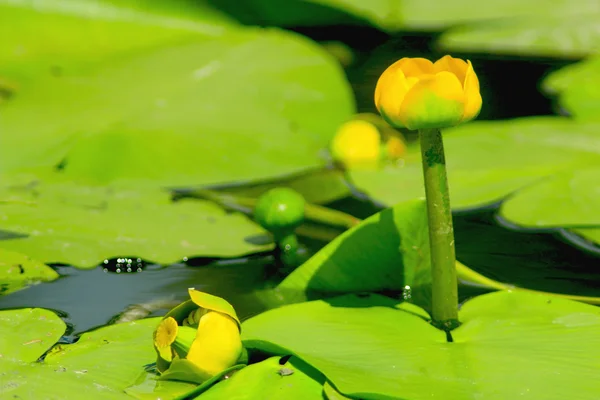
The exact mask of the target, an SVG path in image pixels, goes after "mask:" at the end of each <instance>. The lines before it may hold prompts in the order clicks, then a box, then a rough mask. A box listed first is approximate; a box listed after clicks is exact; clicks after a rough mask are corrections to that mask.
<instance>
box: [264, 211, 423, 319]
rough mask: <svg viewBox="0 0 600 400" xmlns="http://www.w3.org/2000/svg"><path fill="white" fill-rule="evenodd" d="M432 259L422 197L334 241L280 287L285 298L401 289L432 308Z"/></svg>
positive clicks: (358, 226) (364, 222) (373, 217)
mask: <svg viewBox="0 0 600 400" xmlns="http://www.w3.org/2000/svg"><path fill="white" fill-rule="evenodd" d="M430 283H431V274H430V258H429V236H428V231H427V212H426V207H425V202H424V201H423V200H413V201H409V202H404V203H400V204H398V205H396V206H394V207H392V208H388V209H386V210H383V211H381V212H380V213H378V214H375V215H373V216H371V217H369V218H367V219H366V220H364V221H363V222H362V223H360V224H359V225H357V226H356V227H354V228H352V229H349V230H347V231H346V232H344V233H342V234H341V235H340V236H338V237H337V238H335V239H334V240H333V241H331V242H330V243H329V244H328V245H327V246H325V247H324V248H323V249H321V250H320V251H319V252H318V253H317V254H315V255H314V256H313V257H311V258H310V259H309V260H308V261H307V262H305V263H304V264H303V265H301V266H300V267H298V268H297V269H296V270H294V271H293V272H292V273H291V274H290V275H289V276H288V277H287V278H286V279H284V280H283V282H281V283H280V284H279V286H278V287H277V289H276V290H277V291H278V292H281V293H282V294H283V295H284V297H285V299H286V301H303V300H305V299H306V298H311V297H313V296H314V295H315V294H322V293H327V294H329V295H335V294H342V293H357V292H363V291H381V290H394V291H402V290H403V289H404V288H405V286H407V285H408V286H410V288H411V291H412V293H411V296H413V301H416V302H417V303H418V304H420V305H422V306H424V307H425V308H427V307H429V301H430Z"/></svg>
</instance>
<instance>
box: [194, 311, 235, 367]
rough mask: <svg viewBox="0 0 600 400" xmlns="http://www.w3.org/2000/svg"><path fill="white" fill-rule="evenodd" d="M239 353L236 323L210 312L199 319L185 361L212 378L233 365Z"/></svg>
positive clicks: (222, 315)
mask: <svg viewBox="0 0 600 400" xmlns="http://www.w3.org/2000/svg"><path fill="white" fill-rule="evenodd" d="M241 353H242V341H241V338H240V329H239V327H238V324H237V322H236V321H235V320H234V319H233V318H231V317H230V316H228V315H226V314H222V313H220V312H217V311H211V312H208V313H207V314H205V315H204V316H202V318H201V319H200V324H199V325H198V333H197V335H196V339H195V340H194V343H193V344H192V346H191V348H190V351H189V352H188V355H187V357H186V359H187V360H188V361H190V362H192V363H194V364H195V365H196V366H197V367H198V368H200V369H201V370H203V371H206V373H207V374H208V375H211V376H213V375H216V374H218V373H219V372H221V371H223V370H224V369H226V368H229V367H231V366H233V365H235V362H236V361H237V360H238V358H239V357H240V354H241Z"/></svg>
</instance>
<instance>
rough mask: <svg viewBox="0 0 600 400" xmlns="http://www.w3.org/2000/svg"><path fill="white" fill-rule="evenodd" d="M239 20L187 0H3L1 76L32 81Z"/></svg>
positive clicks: (0, 6) (217, 29) (0, 8)
mask: <svg viewBox="0 0 600 400" xmlns="http://www.w3.org/2000/svg"><path fill="white" fill-rule="evenodd" d="M231 24H233V22H231V21H230V19H229V18H228V17H227V16H226V15H224V14H223V13H220V12H218V11H217V10H216V9H214V8H211V7H208V6H207V5H206V4H203V3H202V2H195V3H192V2H190V1H186V0H173V1H169V2H164V1H161V0H148V1H144V2H139V1H135V0H121V1H114V0H102V1H93V0H76V1H62V0H44V1H43V2H32V1H28V0H0V36H1V37H2V43H0V76H2V75H4V76H3V77H4V78H10V79H18V80H19V81H20V82H23V81H28V80H29V79H31V78H33V77H36V76H40V75H41V76H44V75H45V76H51V75H53V74H54V75H60V74H61V73H63V72H64V71H65V70H69V69H72V68H75V67H76V66H77V65H79V64H82V63H86V62H93V61H99V60H102V59H104V58H106V57H112V56H117V55H119V54H121V53H127V52H131V51H139V50H141V49H147V48H150V47H153V46H156V45H161V44H165V43H169V42H172V41H174V40H179V39H181V38H184V37H189V36H190V35H193V34H196V33H202V34H213V35H215V36H217V35H219V34H221V33H222V31H223V27H224V26H226V25H231Z"/></svg>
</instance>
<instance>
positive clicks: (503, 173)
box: [349, 117, 600, 210]
mask: <svg viewBox="0 0 600 400" xmlns="http://www.w3.org/2000/svg"><path fill="white" fill-rule="evenodd" d="M599 129H600V125H599V124H595V123H577V122H573V121H571V120H568V119H566V118H555V117H535V118H522V119H515V120H512V121H501V122H474V123H470V124H466V125H464V126H461V127H458V128H453V129H448V130H446V131H444V146H445V150H446V160H447V165H448V181H449V185H450V192H451V195H452V208H453V209H454V210H460V209H470V208H475V207H481V206H484V205H489V204H493V203H495V202H498V201H499V200H502V199H503V198H505V197H506V196H507V195H509V194H511V193H512V192H514V191H516V190H518V189H521V188H523V187H525V186H526V185H529V184H532V183H534V182H536V181H538V180H540V179H541V178H543V177H545V176H549V175H552V174H554V173H557V172H560V171H564V170H569V169H573V168H583V167H586V166H597V165H600V137H599V136H598V134H597V132H598V130H599ZM420 163H421V161H420V154H419V150H418V148H416V147H413V148H412V149H411V152H410V154H409V155H408V156H407V159H406V164H405V166H404V167H400V168H389V169H384V170H380V171H367V170H351V171H350V172H349V173H350V177H351V179H352V181H353V183H354V184H355V185H356V186H357V187H358V188H359V189H361V190H363V191H364V192H366V193H367V194H368V195H369V196H370V197H371V198H373V199H375V200H377V201H379V202H381V203H383V204H386V205H391V204H395V203H397V202H400V201H404V200H408V199H412V198H415V197H420V196H424V194H425V193H424V190H423V177H422V174H423V172H422V170H421V167H420Z"/></svg>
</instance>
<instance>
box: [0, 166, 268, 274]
mask: <svg viewBox="0 0 600 400" xmlns="http://www.w3.org/2000/svg"><path fill="white" fill-rule="evenodd" d="M5 178H6V179H5V182H6V185H7V186H4V187H3V188H1V189H0V193H1V194H2V195H3V196H4V197H5V198H9V199H11V200H12V201H11V202H6V203H1V204H0V218H1V219H2V227H3V228H4V229H6V230H9V231H13V232H16V233H20V234H25V235H27V237H25V238H16V239H10V238H9V239H6V240H0V246H2V247H4V248H6V249H10V250H15V251H19V252H22V253H25V254H28V255H30V256H31V257H35V258H37V259H39V260H42V261H45V262H60V263H67V264H71V265H74V266H77V267H82V268H91V267H95V266H96V265H98V264H100V263H101V262H102V260H104V259H106V258H115V257H122V256H128V257H141V258H143V259H145V260H148V261H153V262H157V263H161V264H169V263H173V262H178V261H179V260H181V259H183V258H184V257H193V256H208V257H235V256H241V255H244V254H249V253H253V252H259V251H264V250H268V249H271V248H272V246H273V245H272V244H270V243H268V244H260V245H259V244H253V243H252V242H250V241H249V240H248V238H249V237H252V236H254V235H260V234H264V233H265V232H264V231H263V230H262V229H261V228H260V227H259V226H257V225H256V224H254V223H253V222H252V221H251V220H250V219H248V218H247V217H246V216H244V215H242V214H239V213H227V212H225V211H224V210H223V209H221V208H220V207H219V206H217V205H215V204H213V203H211V202H208V201H200V200H191V199H186V200H182V201H179V202H173V201H171V195H170V193H169V192H167V191H164V190H160V189H153V188H151V187H144V186H107V187H104V186H85V185H77V184H74V183H72V182H69V181H61V180H56V179H55V177H54V178H49V177H48V179H46V180H40V179H38V178H36V177H35V176H34V177H28V178H27V177H26V178H27V179H25V178H23V177H22V176H18V177H17V176H10V177H5ZM11 182H17V183H16V184H13V185H11V184H10V183H11Z"/></svg>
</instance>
